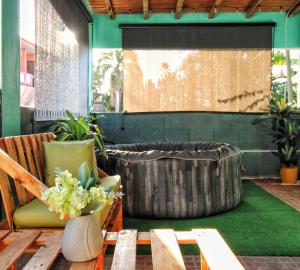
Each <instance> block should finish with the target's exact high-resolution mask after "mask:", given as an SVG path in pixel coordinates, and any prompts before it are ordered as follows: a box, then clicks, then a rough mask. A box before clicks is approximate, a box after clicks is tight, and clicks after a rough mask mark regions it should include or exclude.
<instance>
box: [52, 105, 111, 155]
mask: <svg viewBox="0 0 300 270" xmlns="http://www.w3.org/2000/svg"><path fill="white" fill-rule="evenodd" d="M66 114H67V117H68V118H67V119H56V120H54V121H53V122H52V123H51V124H50V125H48V127H54V129H53V132H54V134H55V135H56V136H57V140H59V141H82V140H88V139H94V140H95V146H96V148H98V149H99V151H100V153H101V154H102V155H103V156H104V157H105V158H107V154H106V152H105V148H104V143H103V140H104V139H105V135H104V132H103V129H102V128H101V126H99V125H97V124H96V123H95V122H96V120H97V119H99V118H101V117H102V116H97V117H94V116H90V117H89V118H88V117H85V116H79V117H78V118H77V119H75V117H74V116H73V115H72V114H71V113H70V112H69V111H68V110H66Z"/></svg>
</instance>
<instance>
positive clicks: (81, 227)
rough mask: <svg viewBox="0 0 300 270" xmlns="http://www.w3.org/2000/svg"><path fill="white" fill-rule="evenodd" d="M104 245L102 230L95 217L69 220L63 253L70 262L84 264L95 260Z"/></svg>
mask: <svg viewBox="0 0 300 270" xmlns="http://www.w3.org/2000/svg"><path fill="white" fill-rule="evenodd" d="M102 245H103V235H102V230H101V226H100V223H99V221H98V220H97V218H96V216H95V215H87V216H80V217H77V218H71V219H69V220H68V222H67V224H66V227H65V231H64V235H63V240H62V253H63V255H64V256H65V258H66V259H67V260H68V261H72V262H83V261H89V260H92V259H95V258H97V257H98V255H99V253H100V249H101V247H102Z"/></svg>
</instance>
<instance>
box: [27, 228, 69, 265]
mask: <svg viewBox="0 0 300 270" xmlns="http://www.w3.org/2000/svg"><path fill="white" fill-rule="evenodd" d="M62 236H63V232H53V233H52V234H51V235H50V234H48V237H47V238H46V239H45V244H46V245H45V246H42V247H40V248H39V250H38V251H37V252H36V253H35V254H34V256H33V257H32V258H31V259H30V261H29V262H28V263H27V264H26V265H25V267H24V268H23V270H32V269H39V270H43V269H45V270H46V269H49V268H50V267H51V265H52V264H53V262H54V261H55V259H56V258H57V256H58V254H59V252H60V249H61V240H62Z"/></svg>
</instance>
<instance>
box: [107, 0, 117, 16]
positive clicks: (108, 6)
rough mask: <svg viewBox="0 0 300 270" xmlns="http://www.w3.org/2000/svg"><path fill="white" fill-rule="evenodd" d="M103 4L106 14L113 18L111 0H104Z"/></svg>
mask: <svg viewBox="0 0 300 270" xmlns="http://www.w3.org/2000/svg"><path fill="white" fill-rule="evenodd" d="M105 6H106V9H107V12H108V15H109V17H110V18H111V19H114V18H115V13H114V10H113V7H112V4H111V0H105Z"/></svg>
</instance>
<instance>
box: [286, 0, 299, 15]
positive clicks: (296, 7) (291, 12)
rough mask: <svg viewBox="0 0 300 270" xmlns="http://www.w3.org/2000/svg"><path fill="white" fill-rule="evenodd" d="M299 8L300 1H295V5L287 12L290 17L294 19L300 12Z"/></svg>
mask: <svg viewBox="0 0 300 270" xmlns="http://www.w3.org/2000/svg"><path fill="white" fill-rule="evenodd" d="M299 6H300V0H295V1H294V3H293V4H292V5H291V6H290V7H289V8H288V10H287V12H288V16H289V17H292V16H293V15H295V14H296V13H297V11H299V10H298V8H299Z"/></svg>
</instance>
